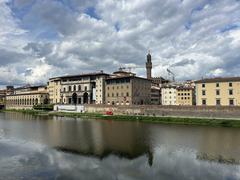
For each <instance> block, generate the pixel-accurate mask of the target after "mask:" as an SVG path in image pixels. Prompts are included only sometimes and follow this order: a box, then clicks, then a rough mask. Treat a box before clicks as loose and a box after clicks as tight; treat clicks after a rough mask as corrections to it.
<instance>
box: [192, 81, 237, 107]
mask: <svg viewBox="0 0 240 180" xmlns="http://www.w3.org/2000/svg"><path fill="white" fill-rule="evenodd" d="M195 83H196V104H197V105H198V106H202V105H207V106H239V105H240V77H228V78H212V79H202V80H199V81H196V82H195Z"/></svg>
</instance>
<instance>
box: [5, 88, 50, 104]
mask: <svg viewBox="0 0 240 180" xmlns="http://www.w3.org/2000/svg"><path fill="white" fill-rule="evenodd" d="M40 104H48V92H47V87H46V86H30V87H19V88H15V89H14V91H13V93H11V94H9V95H7V96H6V108H7V109H32V108H33V106H34V105H40Z"/></svg>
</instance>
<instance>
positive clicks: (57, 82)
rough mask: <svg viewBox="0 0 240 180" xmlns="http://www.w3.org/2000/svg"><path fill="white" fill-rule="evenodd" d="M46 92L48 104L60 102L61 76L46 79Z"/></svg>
mask: <svg viewBox="0 0 240 180" xmlns="http://www.w3.org/2000/svg"><path fill="white" fill-rule="evenodd" d="M47 88H48V93H49V103H50V104H60V103H61V78H51V79H49V81H48V87H47Z"/></svg>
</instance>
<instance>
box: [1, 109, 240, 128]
mask: <svg viewBox="0 0 240 180" xmlns="http://www.w3.org/2000/svg"><path fill="white" fill-rule="evenodd" d="M5 111H14V112H21V113H28V114H33V115H42V114H44V115H49V116H62V117H73V118H94V119H103V120H117V121H138V122H147V123H162V124H182V125H201V126H222V127H240V120H230V119H214V118H213V119H209V118H193V117H189V118H188V117H157V116H132V115H113V116H106V115H103V114H97V113H71V112H49V111H40V110H5Z"/></svg>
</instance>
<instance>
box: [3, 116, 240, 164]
mask: <svg viewBox="0 0 240 180" xmlns="http://www.w3.org/2000/svg"><path fill="white" fill-rule="evenodd" d="M1 116H4V117H1V119H5V120H4V121H0V125H1V126H0V127H1V128H2V129H3V132H4V136H6V137H19V138H21V139H24V140H26V141H36V142H38V143H42V144H47V145H49V146H50V147H53V148H56V149H58V150H59V151H64V152H69V153H76V154H80V155H85V156H93V157H97V158H99V159H103V158H106V157H107V156H109V155H111V154H114V155H117V156H119V157H121V158H127V159H136V158H138V157H140V156H146V157H147V158H148V164H149V166H152V165H154V159H155V161H156V152H157V151H159V148H160V149H164V148H167V152H172V151H176V150H179V149H190V150H192V152H194V153H195V158H196V159H197V160H201V161H202V160H204V161H210V162H212V161H214V162H217V163H226V164H239V161H240V159H239V152H240V142H238V139H239V138H240V131H239V129H236V128H220V127H197V126H175V125H159V124H145V123H132V122H123V121H106V120H104V121H102V120H81V119H74V118H66V117H48V116H33V115H29V114H22V113H4V114H1ZM7 120H11V121H7ZM1 132H2V131H1ZM1 135H2V133H1Z"/></svg>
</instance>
